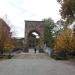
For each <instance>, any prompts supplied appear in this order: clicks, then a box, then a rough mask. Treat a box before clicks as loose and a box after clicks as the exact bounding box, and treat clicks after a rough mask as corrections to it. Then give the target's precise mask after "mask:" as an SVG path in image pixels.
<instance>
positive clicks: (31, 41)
mask: <svg viewBox="0 0 75 75" xmlns="http://www.w3.org/2000/svg"><path fill="white" fill-rule="evenodd" d="M33 33H36V34H37V35H34V34H33ZM36 36H39V38H36ZM27 37H28V47H29V48H35V47H39V45H37V44H38V43H39V44H40V33H39V32H38V31H36V30H32V31H30V32H29V33H28V36H27ZM37 41H38V43H37Z"/></svg>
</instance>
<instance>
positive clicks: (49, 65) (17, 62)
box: [0, 53, 75, 75]
mask: <svg viewBox="0 0 75 75" xmlns="http://www.w3.org/2000/svg"><path fill="white" fill-rule="evenodd" d="M0 75H75V66H74V65H69V64H66V63H64V62H62V61H55V60H53V59H51V58H50V57H49V56H47V55H46V54H43V53H41V54H39V53H36V54H34V53H29V54H28V53H20V54H17V55H16V56H15V57H14V58H13V59H9V60H3V61H0Z"/></svg>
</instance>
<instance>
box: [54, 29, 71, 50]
mask: <svg viewBox="0 0 75 75" xmlns="http://www.w3.org/2000/svg"><path fill="white" fill-rule="evenodd" d="M71 43H72V31H71V30H70V29H68V28H64V31H62V32H61V33H60V34H59V35H58V36H57V38H56V40H55V47H54V49H55V50H58V51H61V50H64V51H69V50H71V49H72V45H71Z"/></svg>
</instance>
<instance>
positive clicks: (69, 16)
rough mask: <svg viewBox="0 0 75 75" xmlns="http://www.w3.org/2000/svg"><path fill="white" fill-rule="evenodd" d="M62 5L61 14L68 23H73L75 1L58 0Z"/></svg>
mask: <svg viewBox="0 0 75 75" xmlns="http://www.w3.org/2000/svg"><path fill="white" fill-rule="evenodd" d="M57 1H58V3H60V4H61V9H60V13H61V16H62V18H64V19H65V20H66V21H67V23H68V24H69V23H72V22H73V21H74V19H75V0H57Z"/></svg>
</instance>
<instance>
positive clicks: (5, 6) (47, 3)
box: [0, 0, 60, 37]
mask: <svg viewBox="0 0 75 75" xmlns="http://www.w3.org/2000/svg"><path fill="white" fill-rule="evenodd" d="M59 9H60V6H59V4H58V3H57V1H56V0H0V17H2V18H4V19H5V20H6V21H7V23H8V24H9V25H11V27H13V29H14V30H13V31H15V32H16V35H15V36H17V37H24V29H25V28H24V27H25V23H24V20H42V19H44V18H48V17H51V18H52V19H53V20H54V21H55V22H56V21H57V20H59V19H60V15H59Z"/></svg>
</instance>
